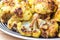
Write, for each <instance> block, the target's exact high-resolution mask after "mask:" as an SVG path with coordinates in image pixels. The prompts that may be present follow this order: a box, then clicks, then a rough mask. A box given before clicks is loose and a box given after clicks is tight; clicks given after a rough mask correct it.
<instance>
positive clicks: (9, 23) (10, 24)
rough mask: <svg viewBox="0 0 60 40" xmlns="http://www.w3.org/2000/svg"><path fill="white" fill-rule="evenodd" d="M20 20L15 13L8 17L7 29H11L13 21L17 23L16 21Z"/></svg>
mask: <svg viewBox="0 0 60 40" xmlns="http://www.w3.org/2000/svg"><path fill="white" fill-rule="evenodd" d="M20 20H22V19H21V18H19V17H18V16H16V15H14V16H12V17H11V18H10V19H9V21H8V25H7V27H8V28H9V29H12V27H13V25H12V24H14V23H16V24H17V23H18V22H20Z"/></svg>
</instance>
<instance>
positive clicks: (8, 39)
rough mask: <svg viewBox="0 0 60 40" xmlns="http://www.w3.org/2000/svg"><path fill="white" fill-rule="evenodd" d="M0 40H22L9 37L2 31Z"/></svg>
mask: <svg viewBox="0 0 60 40" xmlns="http://www.w3.org/2000/svg"><path fill="white" fill-rule="evenodd" d="M0 40H23V39H18V38H15V37H12V36H9V35H7V34H5V33H3V32H2V31H0Z"/></svg>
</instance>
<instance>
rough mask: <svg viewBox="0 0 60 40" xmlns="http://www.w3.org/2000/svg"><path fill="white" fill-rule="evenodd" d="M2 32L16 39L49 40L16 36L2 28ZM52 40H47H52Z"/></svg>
mask: <svg viewBox="0 0 60 40" xmlns="http://www.w3.org/2000/svg"><path fill="white" fill-rule="evenodd" d="M0 26H1V25H0ZM0 30H1V31H2V32H4V33H6V34H7V35H10V36H12V37H16V38H22V39H29V40H46V39H47V38H46V39H44V38H30V37H25V36H22V35H20V36H18V35H15V34H13V33H10V32H7V31H5V30H4V29H2V28H0ZM50 39H52V40H57V39H60V38H50ZM50 39H47V40H50Z"/></svg>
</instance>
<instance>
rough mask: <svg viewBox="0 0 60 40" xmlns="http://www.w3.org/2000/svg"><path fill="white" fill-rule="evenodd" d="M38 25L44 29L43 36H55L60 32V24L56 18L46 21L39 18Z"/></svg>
mask: <svg viewBox="0 0 60 40" xmlns="http://www.w3.org/2000/svg"><path fill="white" fill-rule="evenodd" d="M38 25H39V26H38V27H39V29H41V31H42V34H41V36H42V37H55V36H56V32H58V24H57V22H56V21H54V20H50V21H44V20H41V19H38Z"/></svg>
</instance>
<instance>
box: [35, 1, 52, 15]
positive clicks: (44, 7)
mask: <svg viewBox="0 0 60 40" xmlns="http://www.w3.org/2000/svg"><path fill="white" fill-rule="evenodd" d="M35 11H36V12H37V13H40V14H46V13H50V12H51V10H50V9H49V7H48V4H46V3H44V2H41V3H37V4H36V5H35Z"/></svg>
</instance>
